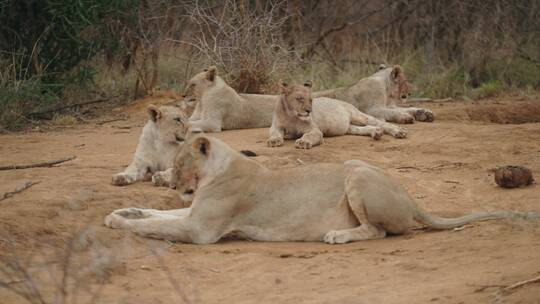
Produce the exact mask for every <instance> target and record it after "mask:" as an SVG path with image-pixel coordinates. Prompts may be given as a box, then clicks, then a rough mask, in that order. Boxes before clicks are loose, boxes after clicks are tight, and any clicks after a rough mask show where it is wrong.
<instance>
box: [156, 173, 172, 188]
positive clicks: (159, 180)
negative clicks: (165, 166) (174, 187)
mask: <svg viewBox="0 0 540 304" xmlns="http://www.w3.org/2000/svg"><path fill="white" fill-rule="evenodd" d="M169 180H170V179H169V174H167V173H166V172H156V173H154V175H152V184H154V186H156V187H169Z"/></svg>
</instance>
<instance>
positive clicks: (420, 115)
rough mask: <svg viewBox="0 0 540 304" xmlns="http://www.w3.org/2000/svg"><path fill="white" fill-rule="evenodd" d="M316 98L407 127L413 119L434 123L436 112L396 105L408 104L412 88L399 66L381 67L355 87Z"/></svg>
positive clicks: (321, 94) (323, 93)
mask: <svg viewBox="0 0 540 304" xmlns="http://www.w3.org/2000/svg"><path fill="white" fill-rule="evenodd" d="M313 96H314V97H322V96H326V97H332V98H336V99H339V100H343V101H346V102H348V103H351V104H353V105H354V106H355V107H356V108H358V109H359V110H360V111H362V112H364V113H367V114H369V115H372V116H375V117H377V118H380V119H384V120H386V121H389V122H395V123H401V124H407V123H413V122H414V120H418V121H426V122H432V121H433V120H434V119H435V116H434V115H433V112H432V111H431V110H428V109H423V108H412V107H411V108H402V107H398V106H396V102H397V101H399V100H401V101H402V102H405V101H406V100H407V97H408V96H409V86H408V85H407V79H406V78H405V73H404V72H403V69H402V68H401V66H399V65H394V66H393V67H386V66H385V65H381V66H379V70H378V71H377V72H376V73H375V74H373V75H371V76H369V77H366V78H362V79H360V81H358V82H357V83H356V84H355V85H352V86H350V87H347V88H339V89H333V90H327V91H322V92H317V93H314V94H313Z"/></svg>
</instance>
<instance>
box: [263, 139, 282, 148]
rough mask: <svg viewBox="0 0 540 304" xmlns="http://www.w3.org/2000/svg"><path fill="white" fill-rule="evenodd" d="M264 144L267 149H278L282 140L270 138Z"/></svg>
mask: <svg viewBox="0 0 540 304" xmlns="http://www.w3.org/2000/svg"><path fill="white" fill-rule="evenodd" d="M266 144H267V145H268V146H269V147H279V146H283V138H281V137H270V138H269V139H268V140H267V141H266Z"/></svg>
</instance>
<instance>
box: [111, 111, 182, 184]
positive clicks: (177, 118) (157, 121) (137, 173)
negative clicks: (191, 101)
mask: <svg viewBox="0 0 540 304" xmlns="http://www.w3.org/2000/svg"><path fill="white" fill-rule="evenodd" d="M148 116H149V119H148V122H147V123H146V125H145V126H144V128H143V130H142V132H141V136H140V137H139V143H138V144H137V150H136V151H135V155H134V156H133V160H132V161H131V164H129V166H128V167H127V168H126V169H125V170H124V171H123V172H121V173H118V174H116V175H115V176H113V178H112V184H113V185H116V186H125V185H129V184H132V183H134V182H136V181H139V180H144V179H146V178H148V177H149V175H150V174H152V182H153V183H154V185H156V186H167V185H168V184H169V181H170V179H171V172H172V167H173V162H174V157H175V156H176V153H177V152H178V148H179V146H180V145H181V144H182V143H183V142H184V140H185V139H186V137H187V133H188V130H189V122H188V119H187V118H186V117H185V116H184V114H183V113H182V111H181V110H180V109H179V108H178V107H173V106H161V107H159V108H158V107H156V106H155V105H150V106H148Z"/></svg>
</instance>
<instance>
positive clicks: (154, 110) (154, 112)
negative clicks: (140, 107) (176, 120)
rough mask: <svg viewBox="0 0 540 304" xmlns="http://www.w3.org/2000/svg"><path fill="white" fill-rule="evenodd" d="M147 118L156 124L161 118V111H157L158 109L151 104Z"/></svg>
mask: <svg viewBox="0 0 540 304" xmlns="http://www.w3.org/2000/svg"><path fill="white" fill-rule="evenodd" d="M148 116H150V119H151V120H152V121H153V122H156V121H158V120H159V119H160V118H161V111H160V110H159V108H158V107H156V106H155V105H153V104H151V105H149V106H148Z"/></svg>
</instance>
